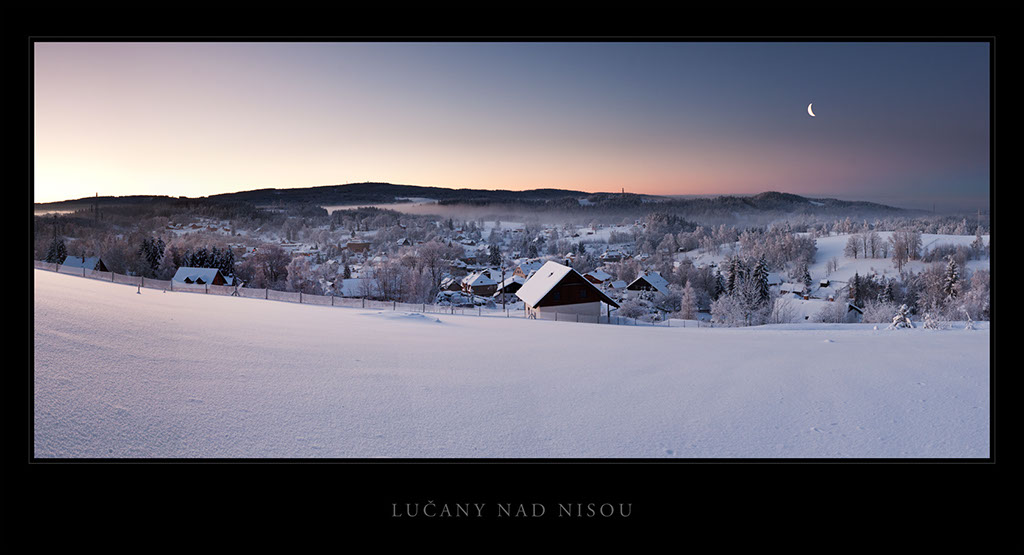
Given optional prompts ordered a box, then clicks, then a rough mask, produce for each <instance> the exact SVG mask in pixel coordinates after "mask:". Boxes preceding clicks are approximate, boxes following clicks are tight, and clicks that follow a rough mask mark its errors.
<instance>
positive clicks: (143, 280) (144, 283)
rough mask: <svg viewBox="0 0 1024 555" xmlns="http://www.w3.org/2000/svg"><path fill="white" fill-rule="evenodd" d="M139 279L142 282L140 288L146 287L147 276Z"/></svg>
mask: <svg viewBox="0 0 1024 555" xmlns="http://www.w3.org/2000/svg"><path fill="white" fill-rule="evenodd" d="M139 279H140V280H142V283H140V284H139V287H145V286H146V276H139Z"/></svg>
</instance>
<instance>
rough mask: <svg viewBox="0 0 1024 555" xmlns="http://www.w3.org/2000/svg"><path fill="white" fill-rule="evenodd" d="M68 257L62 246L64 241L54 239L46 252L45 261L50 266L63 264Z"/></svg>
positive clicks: (66, 250) (66, 249) (65, 248)
mask: <svg viewBox="0 0 1024 555" xmlns="http://www.w3.org/2000/svg"><path fill="white" fill-rule="evenodd" d="M67 257H68V248H67V247H66V246H65V245H64V239H62V238H60V239H59V238H57V237H54V238H53V241H51V242H50V248H49V249H47V251H46V261H47V262H50V263H52V264H63V263H64V259H65V258H67Z"/></svg>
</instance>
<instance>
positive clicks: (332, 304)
mask: <svg viewBox="0 0 1024 555" xmlns="http://www.w3.org/2000/svg"><path fill="white" fill-rule="evenodd" d="M331 306H334V295H331Z"/></svg>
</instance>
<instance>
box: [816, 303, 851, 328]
mask: <svg viewBox="0 0 1024 555" xmlns="http://www.w3.org/2000/svg"><path fill="white" fill-rule="evenodd" d="M846 312H847V308H846V303H844V302H839V301H835V302H831V303H826V304H825V306H823V307H821V310H819V311H818V312H817V313H815V314H814V316H812V317H811V319H812V321H814V322H824V323H826V324H842V323H844V322H846Z"/></svg>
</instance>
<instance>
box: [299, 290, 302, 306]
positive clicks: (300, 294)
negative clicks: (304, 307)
mask: <svg viewBox="0 0 1024 555" xmlns="http://www.w3.org/2000/svg"><path fill="white" fill-rule="evenodd" d="M299 304H302V291H299Z"/></svg>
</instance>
